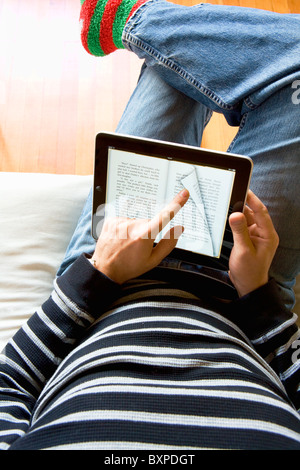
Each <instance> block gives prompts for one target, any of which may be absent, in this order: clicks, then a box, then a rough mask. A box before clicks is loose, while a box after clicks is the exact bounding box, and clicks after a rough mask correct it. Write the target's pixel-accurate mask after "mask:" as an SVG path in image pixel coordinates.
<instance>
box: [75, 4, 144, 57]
mask: <svg viewBox="0 0 300 470" xmlns="http://www.w3.org/2000/svg"><path fill="white" fill-rule="evenodd" d="M146 1H148V0H81V12H80V22H81V41H82V44H83V47H84V48H85V49H86V50H87V51H88V52H89V53H90V54H92V55H95V56H105V55H108V54H110V53H111V52H114V51H115V50H116V49H124V46H123V44H122V33H123V29H124V27H125V24H126V23H127V21H128V20H129V18H130V17H131V16H132V15H133V13H134V12H135V11H136V10H137V8H139V7H140V6H141V5H142V4H143V3H145V2H146Z"/></svg>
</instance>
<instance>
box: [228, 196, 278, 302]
mask: <svg viewBox="0 0 300 470" xmlns="http://www.w3.org/2000/svg"><path fill="white" fill-rule="evenodd" d="M229 224H230V227H231V230H232V233H233V240H234V246H233V249H232V252H231V256H230V259H229V276H230V279H231V281H232V282H233V284H234V286H235V288H236V290H237V292H238V294H239V296H243V295H245V294H248V293H249V292H251V291H253V290H255V289H257V288H258V287H260V286H262V285H264V284H266V283H267V282H268V280H269V277H268V273H269V269H270V266H271V263H272V260H273V257H274V255H275V252H276V249H277V247H278V243H279V238H278V235H277V233H276V231H275V229H274V226H273V223H272V220H271V217H270V215H269V213H268V210H267V208H266V207H265V206H264V204H263V203H262V202H261V201H260V199H258V197H257V196H255V194H254V193H253V192H252V191H249V193H248V197H247V206H246V207H245V210H244V214H242V213H240V212H235V213H233V214H231V216H230V218H229Z"/></svg>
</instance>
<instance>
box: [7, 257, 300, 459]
mask: <svg viewBox="0 0 300 470" xmlns="http://www.w3.org/2000/svg"><path fill="white" fill-rule="evenodd" d="M148 277H149V276H148ZM191 290H192V292H191V291H189V290H187V289H183V288H182V286H178V285H176V284H175V285H174V284H172V283H169V282H162V281H157V280H155V279H151V278H148V279H146V278H144V279H142V278H140V279H139V280H135V281H132V282H128V283H126V284H125V285H124V286H122V287H120V286H117V285H116V284H115V283H114V282H112V281H111V280H110V279H108V278H107V277H105V276H104V275H103V274H102V273H100V272H98V271H97V270H96V269H95V268H94V267H93V266H92V265H91V263H90V262H89V261H88V260H87V259H86V257H85V256H84V255H82V256H81V257H80V258H79V259H78V260H77V261H76V262H75V263H74V264H73V266H72V267H71V268H70V269H69V270H68V271H67V272H65V274H63V275H62V276H61V277H59V278H57V279H56V281H55V282H54V290H53V293H52V295H51V296H50V298H49V299H48V300H47V301H46V302H45V303H44V304H43V305H42V306H41V308H40V309H38V310H37V312H35V313H34V314H33V315H32V316H31V318H30V319H29V321H28V322H27V323H26V324H25V325H24V326H23V327H22V328H21V329H20V330H19V331H18V332H17V334H16V335H15V336H14V337H13V338H12V340H11V341H10V342H9V343H8V345H7V346H6V348H5V350H4V351H3V353H2V355H1V358H0V390H1V395H0V448H1V449H35V450H37V449H114V450H115V449H126V450H128V449H135V450H137V449H152V450H153V449H165V450H168V449H177V450H182V449H300V416H299V403H300V400H299V395H300V393H299V377H300V361H299V359H298V357H297V351H296V350H295V349H294V346H295V344H298V343H297V341H299V336H300V333H299V330H298V328H297V326H296V323H295V322H296V316H295V315H293V314H292V313H291V312H289V311H288V310H287V309H286V308H285V307H284V306H283V305H282V304H281V301H280V300H279V296H278V293H277V291H276V285H275V283H273V282H272V281H271V282H269V283H268V284H267V285H266V286H263V287H261V288H260V289H258V290H256V291H255V292H252V293H251V294H249V295H247V296H245V297H243V298H241V299H237V300H235V301H232V302H230V303H228V304H224V303H223V304H221V303H220V302H216V301H212V300H209V298H208V297H207V296H206V297H205V296H203V292H202V293H201V295H200V291H199V295H196V294H195V289H191Z"/></svg>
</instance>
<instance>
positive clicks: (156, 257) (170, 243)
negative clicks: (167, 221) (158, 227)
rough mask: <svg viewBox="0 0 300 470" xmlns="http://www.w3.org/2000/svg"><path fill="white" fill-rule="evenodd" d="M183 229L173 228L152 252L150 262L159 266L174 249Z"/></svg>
mask: <svg viewBox="0 0 300 470" xmlns="http://www.w3.org/2000/svg"><path fill="white" fill-rule="evenodd" d="M183 231H184V228H183V227H182V226H175V227H173V228H171V229H170V230H169V231H168V232H167V233H166V234H165V235H164V237H163V238H162V239H161V240H160V241H159V242H158V244H157V245H156V247H155V248H153V250H152V256H151V262H152V263H153V264H154V265H157V264H159V263H160V262H161V261H162V260H163V259H164V258H165V257H166V256H168V255H169V254H170V253H171V251H172V250H173V249H174V248H175V246H176V244H177V241H178V238H179V237H180V235H182V233H183Z"/></svg>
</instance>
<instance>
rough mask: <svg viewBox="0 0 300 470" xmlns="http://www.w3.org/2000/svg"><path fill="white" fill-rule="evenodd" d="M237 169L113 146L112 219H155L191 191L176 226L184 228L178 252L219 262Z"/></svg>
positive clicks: (110, 164) (110, 170)
mask: <svg viewBox="0 0 300 470" xmlns="http://www.w3.org/2000/svg"><path fill="white" fill-rule="evenodd" d="M234 177H235V171H234V170H232V169H228V170H225V169H220V168H213V167H209V166H204V165H195V164H194V165H192V164H189V163H184V162H179V161H174V160H168V159H162V158H157V157H151V156H148V155H140V154H136V153H132V152H125V151H122V150H117V149H115V148H110V149H109V150H108V171H107V186H106V204H107V207H106V215H107V216H112V217H113V216H116V217H129V218H137V219H152V218H153V217H154V215H156V214H157V213H158V212H159V211H160V210H162V209H163V208H164V207H165V206H166V205H167V204H168V203H169V202H170V201H171V200H172V199H173V198H174V196H175V195H176V194H177V193H178V192H179V191H181V190H182V189H184V188H186V189H187V190H188V191H189V193H190V198H189V200H188V202H187V203H186V205H185V206H184V207H183V208H182V209H181V210H180V211H179V213H178V214H177V215H176V216H175V217H174V219H173V220H172V221H170V223H169V224H168V225H167V226H166V227H165V229H164V230H163V232H162V233H161V234H160V236H159V237H158V238H157V239H156V242H157V241H158V240H159V238H160V237H161V236H163V235H164V234H165V233H167V231H168V230H169V228H170V227H172V226H174V225H183V226H184V233H183V234H182V235H181V237H180V238H179V240H178V243H177V248H180V249H182V250H188V251H193V252H195V253H199V254H203V255H207V256H211V257H216V258H219V256H220V252H221V247H222V242H223V236H224V230H225V224H226V220H227V214H228V209H229V203H230V200H231V192H232V187H233V182H234Z"/></svg>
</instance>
